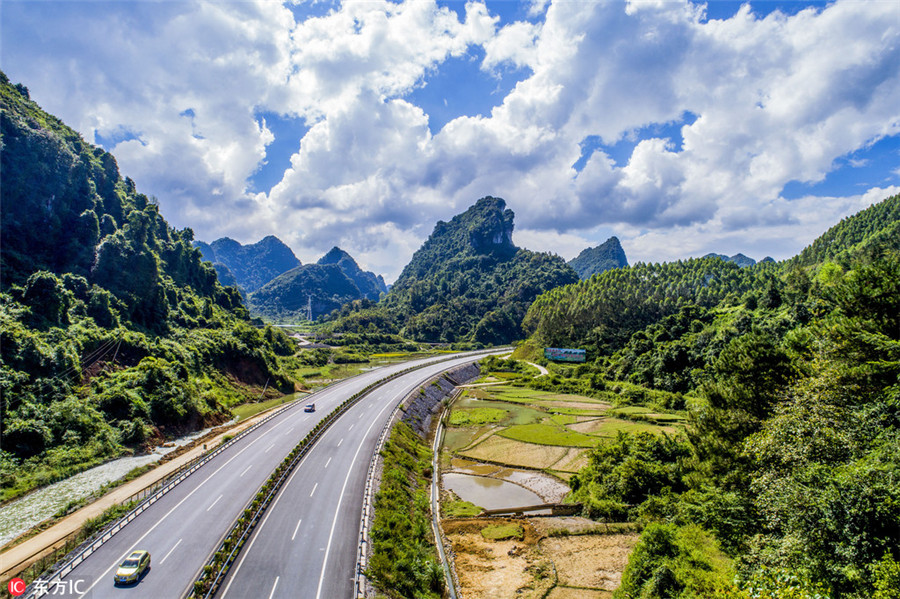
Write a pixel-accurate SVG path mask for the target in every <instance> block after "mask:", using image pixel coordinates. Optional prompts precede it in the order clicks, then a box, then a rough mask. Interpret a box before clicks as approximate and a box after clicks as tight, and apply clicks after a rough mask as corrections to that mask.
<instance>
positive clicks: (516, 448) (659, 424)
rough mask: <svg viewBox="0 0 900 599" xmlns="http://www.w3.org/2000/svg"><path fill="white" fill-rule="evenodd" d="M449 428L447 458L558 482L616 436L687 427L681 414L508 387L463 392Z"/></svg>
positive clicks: (474, 389)
mask: <svg viewBox="0 0 900 599" xmlns="http://www.w3.org/2000/svg"><path fill="white" fill-rule="evenodd" d="M490 378H493V379H496V378H497V376H496V373H491V375H490ZM447 423H448V427H447V433H446V437H445V440H444V448H445V450H446V451H448V452H449V453H450V454H451V455H455V456H458V457H464V458H467V459H472V460H478V461H484V462H487V463H494V464H506V465H509V466H513V467H525V468H533V469H539V470H547V471H550V472H553V473H554V474H556V475H557V476H560V475H561V478H568V476H570V475H571V474H572V473H574V472H577V471H578V469H579V468H580V467H582V466H583V465H584V464H585V463H586V461H587V453H588V451H589V450H590V449H591V448H593V447H596V446H597V445H599V444H600V443H602V442H603V441H604V439H613V438H615V437H616V435H618V433H619V432H629V433H637V432H649V433H654V434H663V433H665V434H669V435H673V434H677V433H678V432H679V431H681V430H683V428H684V425H685V424H684V418H683V416H681V415H679V414H664V413H659V412H656V411H654V410H651V409H650V408H646V407H643V406H624V407H613V406H612V405H611V404H610V403H608V402H606V401H602V400H598V399H593V398H590V397H585V396H581V395H570V394H561V393H552V392H547V391H538V390H535V389H528V388H524V387H516V386H513V385H509V384H505V385H496V386H490V387H472V388H469V389H466V391H465V392H464V394H463V395H462V396H461V397H460V399H459V400H458V401H457V402H456V403H455V404H454V405H453V408H452V410H451V412H450V415H449V418H448V421H447Z"/></svg>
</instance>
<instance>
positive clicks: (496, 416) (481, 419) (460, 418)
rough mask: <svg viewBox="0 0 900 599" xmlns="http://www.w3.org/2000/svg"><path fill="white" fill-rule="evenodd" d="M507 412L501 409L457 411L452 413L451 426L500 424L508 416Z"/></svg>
mask: <svg viewBox="0 0 900 599" xmlns="http://www.w3.org/2000/svg"><path fill="white" fill-rule="evenodd" d="M508 413H509V412H507V411H506V410H503V409H500V408H466V409H456V410H453V411H452V412H451V413H450V420H449V422H450V426H472V425H476V426H477V425H481V424H488V423H490V422H499V421H500V420H503V419H504V418H505V417H506V416H507V414H508Z"/></svg>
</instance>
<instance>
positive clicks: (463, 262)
mask: <svg viewBox="0 0 900 599" xmlns="http://www.w3.org/2000/svg"><path fill="white" fill-rule="evenodd" d="M513 219H514V215H513V212H512V210H508V209H507V208H506V203H505V202H504V201H503V200H502V199H499V198H493V197H485V198H482V199H480V200H478V201H477V202H476V203H475V205H474V206H471V207H470V208H469V209H468V210H466V211H465V212H463V213H462V214H459V215H457V216H455V217H453V219H451V220H450V222H443V221H440V222H438V223H437V225H436V226H435V228H434V231H433V232H432V234H431V236H430V237H429V238H428V239H427V240H426V241H425V243H424V244H423V245H422V247H421V248H419V249H418V250H417V251H416V253H415V254H413V257H412V259H411V260H410V262H409V264H407V265H406V267H405V268H404V269H403V272H402V273H401V274H400V277H399V278H398V279H397V282H396V283H395V284H394V285H393V286H392V287H391V290H390V292H389V293H388V294H387V296H386V297H385V298H384V299H383V300H382V302H381V303H380V304H378V305H377V306H374V305H373V304H371V303H368V304H366V303H359V302H357V303H355V304H352V305H348V306H345V307H344V308H342V310H341V312H340V313H339V314H336V315H335V318H336V322H335V325H334V327H335V329H336V330H341V331H351V332H363V331H365V330H367V329H368V328H369V327H370V326H372V327H376V328H378V329H379V330H382V331H388V332H401V333H402V334H404V335H406V336H408V337H411V338H414V339H417V340H422V341H430V342H456V341H475V342H479V343H507V342H509V341H512V340H513V339H519V338H521V337H522V331H521V328H520V327H521V322H522V318H523V317H524V315H525V311H526V310H527V309H528V306H529V305H530V304H531V302H532V301H533V300H534V298H535V297H537V296H538V295H539V294H540V293H543V292H544V291H546V290H548V289H553V288H554V287H558V286H560V285H566V284H568V283H572V282H574V281H577V280H578V275H577V274H576V273H575V271H574V270H572V269H571V268H570V267H569V266H568V265H567V264H566V263H565V262H564V261H563V259H562V258H560V257H559V256H554V255H551V254H546V253H537V252H531V251H528V250H524V249H519V248H517V247H516V246H515V245H514V244H513V242H512V231H513Z"/></svg>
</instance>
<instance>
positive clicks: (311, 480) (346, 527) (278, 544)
mask: <svg viewBox="0 0 900 599" xmlns="http://www.w3.org/2000/svg"><path fill="white" fill-rule="evenodd" d="M472 361H473V358H471V357H469V358H462V359H459V360H454V361H452V362H446V363H444V364H440V365H435V366H428V367H426V368H422V369H421V370H417V371H415V372H413V373H410V374H408V375H406V376H403V377H400V378H398V379H396V380H394V381H391V382H390V383H387V384H386V385H384V386H382V387H379V388H378V389H375V390H374V391H373V392H372V393H371V394H370V395H369V396H368V397H366V398H365V399H363V400H362V401H360V402H359V403H358V404H356V405H355V406H353V408H351V409H350V410H349V411H348V412H347V413H345V414H344V415H343V416H341V418H340V419H339V420H338V421H337V422H335V423H334V424H333V425H332V426H331V428H329V429H328V431H327V432H326V433H325V435H324V436H323V437H322V438H321V439H320V440H319V442H318V443H316V445H315V446H314V447H313V448H312V450H311V451H310V452H309V453H308V454H307V455H306V456H305V457H304V458H303V460H302V461H301V462H300V464H298V466H297V468H296V469H295V470H294V472H293V474H292V475H291V477H290V478H289V479H288V480H287V481H286V482H285V484H284V486H283V487H282V489H281V491H280V493H279V495H278V497H277V499H276V501H275V502H274V503H273V505H272V506H270V507H269V509H268V511H267V512H266V515H265V516H264V518H263V520H262V522H261V523H260V524H259V526H257V527H256V529H255V530H254V532H253V536H252V537H251V539H250V541H249V542H248V544H247V545H246V546H245V547H244V549H243V551H242V552H241V555H240V557H239V558H238V561H237V563H236V564H235V566H234V567H233V568H232V570H231V572H230V573H229V578H228V579H227V580H226V581H225V583H224V585H223V586H222V589H221V590H220V591H219V594H218V595H217V597H225V598H228V599H241V598H243V597H260V598H261V599H266V598H268V599H275V598H286V599H297V598H304V599H341V598H351V597H355V596H356V595H355V588H354V578H355V575H356V557H357V549H358V544H359V528H360V512H361V511H362V503H363V494H364V491H365V483H366V475H367V473H368V469H369V464H370V462H371V460H372V458H373V455H374V453H375V446H376V443H377V442H378V436H379V434H380V433H381V430H382V428H383V427H384V425H385V423H386V422H387V420H388V418H389V417H390V415H391V412H392V411H393V408H394V407H395V406H396V405H397V404H398V403H399V402H400V401H401V400H402V399H403V398H404V397H406V395H407V394H409V393H410V392H412V391H414V390H415V389H416V388H417V387H419V386H420V385H422V384H423V383H424V382H425V381H427V380H428V379H429V378H431V377H433V376H435V375H437V374H439V373H440V372H442V371H444V370H447V369H448V368H452V367H455V366H459V365H462V364H465V363H467V362H472Z"/></svg>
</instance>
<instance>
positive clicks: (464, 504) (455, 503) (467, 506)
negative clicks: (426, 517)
mask: <svg viewBox="0 0 900 599" xmlns="http://www.w3.org/2000/svg"><path fill="white" fill-rule="evenodd" d="M441 512H442V513H443V517H444V518H467V517H471V516H477V515H478V514H480V513H481V512H482V508H480V507H478V506H477V505H475V504H474V503H471V502H469V501H461V500H456V499H454V500H451V501H446V502H443V503H442V504H441Z"/></svg>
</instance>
